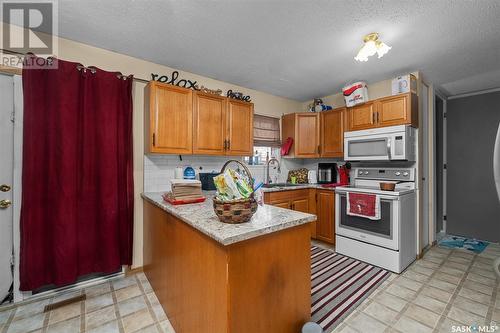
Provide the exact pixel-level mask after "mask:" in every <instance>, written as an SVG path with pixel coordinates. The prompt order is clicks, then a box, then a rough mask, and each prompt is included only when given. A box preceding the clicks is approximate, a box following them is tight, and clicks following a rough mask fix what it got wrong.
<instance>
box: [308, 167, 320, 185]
mask: <svg viewBox="0 0 500 333" xmlns="http://www.w3.org/2000/svg"><path fill="white" fill-rule="evenodd" d="M307 181H308V183H309V184H317V183H318V176H317V174H316V170H309V172H307Z"/></svg>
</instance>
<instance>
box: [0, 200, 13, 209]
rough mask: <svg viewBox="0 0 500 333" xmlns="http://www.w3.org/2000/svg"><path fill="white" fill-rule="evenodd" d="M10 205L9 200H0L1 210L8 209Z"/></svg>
mask: <svg viewBox="0 0 500 333" xmlns="http://www.w3.org/2000/svg"><path fill="white" fill-rule="evenodd" d="M10 205H12V201H10V200H0V208H1V209H6V208H9V206H10Z"/></svg>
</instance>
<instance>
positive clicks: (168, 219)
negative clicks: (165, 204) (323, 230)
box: [144, 201, 311, 333]
mask: <svg viewBox="0 0 500 333" xmlns="http://www.w3.org/2000/svg"><path fill="white" fill-rule="evenodd" d="M309 228H310V227H309V225H308V224H303V225H299V226H295V227H291V228H288V229H285V230H281V231H276V232H272V233H269V234H266V235H261V236H257V237H255V238H251V239H248V240H245V241H241V242H237V243H233V244H231V245H227V246H224V245H222V244H220V243H218V242H216V241H214V240H213V239H212V238H210V237H208V236H206V235H205V234H202V233H201V232H200V231H198V230H197V229H195V228H193V227H191V226H190V225H188V224H187V223H185V222H184V221H181V220H179V219H178V218H177V217H175V216H174V215H172V214H170V213H167V212H165V211H164V210H162V209H160V208H159V207H157V206H155V205H153V204H151V203H150V202H147V201H145V202H144V232H145V233H144V259H145V265H144V272H145V274H146V276H147V277H148V279H149V281H150V283H151V286H152V288H153V290H154V291H155V293H156V295H157V296H158V299H159V301H160V304H161V305H162V307H163V309H164V310H165V312H166V314H167V316H168V318H169V319H170V321H171V323H172V326H173V327H174V329H175V331H176V332H177V333H192V332H203V333H255V332H279V333H281V332H282V333H288V332H300V328H301V327H302V325H303V324H304V323H305V322H307V321H308V320H309V319H310V312H311V300H310V297H311V280H310V270H311V266H310V241H309V237H310V230H309Z"/></svg>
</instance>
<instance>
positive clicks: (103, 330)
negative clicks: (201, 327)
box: [0, 273, 175, 333]
mask: <svg viewBox="0 0 500 333" xmlns="http://www.w3.org/2000/svg"><path fill="white" fill-rule="evenodd" d="M82 292H84V293H85V294H86V296H87V299H86V300H85V301H82V302H78V303H74V304H70V305H66V306H64V307H61V308H59V309H55V310H53V311H50V312H48V313H43V309H44V307H45V305H47V304H50V303H55V302H58V301H61V300H64V299H67V298H70V297H73V296H76V295H79V294H80V293H82ZM21 332H23V333H24V332H30V333H59V332H60V333H73V332H89V333H115V332H116V333H132V332H147V333H175V332H174V329H173V328H172V325H171V324H170V322H169V321H168V319H167V316H166V315H165V312H164V311H163V309H162V307H161V305H160V303H159V302H158V299H157V298H156V295H155V294H154V292H153V291H152V289H151V285H150V284H149V282H148V280H147V278H146V276H145V275H144V274H143V273H139V274H135V275H132V276H130V277H121V278H117V279H113V280H110V281H109V282H105V283H102V284H99V285H96V286H92V287H89V288H85V289H82V290H79V291H74V292H69V293H64V294H61V295H59V296H56V297H51V298H48V299H44V300H40V301H36V302H32V303H28V304H23V305H20V306H17V307H15V308H11V309H7V310H3V311H2V310H1V309H0V333H21Z"/></svg>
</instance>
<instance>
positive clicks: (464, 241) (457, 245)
mask: <svg viewBox="0 0 500 333" xmlns="http://www.w3.org/2000/svg"><path fill="white" fill-rule="evenodd" d="M489 244H490V243H489V242H486V241H481V240H477V239H473V238H464V237H459V236H451V235H447V236H445V237H443V238H442V239H441V240H440V241H439V242H438V245H439V246H441V247H446V248H448V249H462V250H467V251H470V252H474V253H481V252H483V250H484V249H485V248H486V247H487V246H488V245H489Z"/></svg>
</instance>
